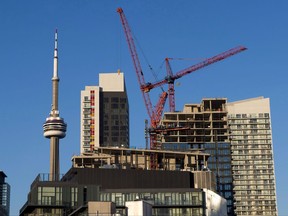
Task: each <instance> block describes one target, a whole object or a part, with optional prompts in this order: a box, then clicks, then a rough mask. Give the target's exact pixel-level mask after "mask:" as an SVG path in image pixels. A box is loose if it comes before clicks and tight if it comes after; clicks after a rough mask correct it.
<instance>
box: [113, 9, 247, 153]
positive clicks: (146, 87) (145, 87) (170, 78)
mask: <svg viewBox="0 0 288 216" xmlns="http://www.w3.org/2000/svg"><path fill="white" fill-rule="evenodd" d="M117 12H118V13H119V15H120V19H121V23H122V26H123V29H124V32H125V36H126V40H127V43H128V47H129V51H130V55H131V57H132V61H133V64H134V68H135V71H136V74H137V79H138V83H139V85H140V90H141V92H142V95H143V98H144V103H145V106H146V109H147V112H148V115H149V117H150V125H151V128H152V129H153V128H154V129H155V128H156V127H157V126H158V125H159V122H160V120H161V117H162V114H163V110H164V105H165V102H166V99H167V97H168V95H169V106H170V111H175V91H174V81H175V80H176V79H179V78H181V77H183V76H184V75H187V74H190V73H192V72H195V71H196V70H198V69H201V68H203V67H206V66H208V65H210V64H212V63H215V62H218V61H221V60H223V59H225V58H227V57H230V56H232V55H234V54H236V53H239V52H242V51H244V50H246V49H247V48H245V47H243V46H238V47H235V48H233V49H230V50H228V51H226V52H223V53H221V54H218V55H216V56H214V57H211V58H208V59H206V60H204V61H202V62H200V63H198V64H196V65H193V66H191V67H188V68H186V69H183V70H181V71H179V72H177V73H176V74H175V75H173V73H172V70H171V66H170V63H169V58H166V59H165V61H166V70H167V76H166V77H165V78H164V79H162V80H160V81H158V82H155V83H150V82H145V79H144V74H143V71H142V67H141V64H140V61H139V58H138V54H137V51H136V46H135V44H134V39H133V37H132V32H131V29H130V27H129V24H128V21H127V19H126V16H125V14H124V12H123V9H122V8H118V9H117ZM164 84H168V85H169V87H168V93H167V92H165V91H163V93H162V94H161V96H160V98H159V101H158V103H157V105H156V107H155V109H153V108H152V103H151V100H150V96H149V92H150V90H151V89H153V88H156V87H159V86H162V85H164ZM151 131H153V130H151ZM153 134H154V133H153ZM153 134H150V149H154V148H155V147H156V137H155V135H153Z"/></svg>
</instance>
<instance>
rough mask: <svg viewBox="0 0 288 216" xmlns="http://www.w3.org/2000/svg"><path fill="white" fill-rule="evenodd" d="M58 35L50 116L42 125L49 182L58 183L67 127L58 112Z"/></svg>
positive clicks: (56, 36) (56, 37)
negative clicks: (61, 145) (61, 143)
mask: <svg viewBox="0 0 288 216" xmlns="http://www.w3.org/2000/svg"><path fill="white" fill-rule="evenodd" d="M58 84H59V78H58V34H57V30H56V32H55V48H54V69H53V77H52V109H51V112H50V116H49V117H48V118H47V119H46V122H45V123H44V125H43V129H44V136H45V137H46V138H48V139H50V173H49V180H50V181H58V180H59V176H60V169H59V139H61V138H64V137H65V136H66V128H67V125H66V123H65V122H64V119H63V118H60V116H59V110H58Z"/></svg>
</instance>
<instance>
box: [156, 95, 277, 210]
mask: <svg viewBox="0 0 288 216" xmlns="http://www.w3.org/2000/svg"><path fill="white" fill-rule="evenodd" d="M161 127H162V130H163V129H165V128H167V130H166V131H165V130H163V131H164V132H165V133H160V134H159V135H158V138H159V142H161V143H162V147H163V148H164V149H173V150H179V151H187V150H189V149H195V148H196V149H197V148H198V149H202V150H204V151H205V152H206V153H209V154H210V155H211V157H210V158H209V160H208V168H209V169H210V170H211V171H213V172H214V173H215V176H216V186H217V191H218V192H219V194H220V195H221V196H223V197H224V198H225V199H226V200H227V210H228V215H230V216H234V215H237V216H239V215H267V216H268V215H269V216H276V215H277V205H276V185H275V173H274V162H273V150H272V132H271V121H270V104H269V99H268V98H263V97H259V98H252V99H248V100H244V101H237V102H233V103H228V102H227V99H226V98H205V99H203V100H202V102H201V104H186V105H185V106H184V109H183V111H182V112H167V113H165V114H164V117H163V119H162V121H161ZM175 127H176V128H178V129H177V130H173V131H169V130H170V129H171V128H175ZM183 128H184V130H183ZM185 128H189V130H186V129H185Z"/></svg>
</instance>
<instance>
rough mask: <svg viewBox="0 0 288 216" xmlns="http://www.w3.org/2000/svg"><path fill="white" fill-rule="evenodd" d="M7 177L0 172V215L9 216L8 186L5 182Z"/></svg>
mask: <svg viewBox="0 0 288 216" xmlns="http://www.w3.org/2000/svg"><path fill="white" fill-rule="evenodd" d="M6 177H7V176H6V175H5V173H4V172H3V171H1V170H0V215H1V216H9V211H10V185H9V184H8V183H7V182H5V178H6Z"/></svg>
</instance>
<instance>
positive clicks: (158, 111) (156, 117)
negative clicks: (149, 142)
mask: <svg viewBox="0 0 288 216" xmlns="http://www.w3.org/2000/svg"><path fill="white" fill-rule="evenodd" d="M117 12H118V13H119V15H120V18H121V22H122V26H123V28H124V32H125V36H126V40H127V42H128V46H129V51H130V54H131V57H132V60H133V64H134V68H135V71H136V74H137V79H138V83H139V85H140V89H141V86H144V85H147V83H146V82H145V79H144V74H143V71H142V68H141V64H140V61H139V58H138V55H137V51H136V46H135V44H134V40H133V37H132V33H131V29H130V27H129V25H128V22H127V19H126V17H125V14H124V12H123V9H122V8H118V9H117ZM141 92H142V95H143V98H144V102H145V106H146V109H147V112H148V115H149V118H150V124H151V127H156V126H157V125H158V123H159V121H160V119H161V116H162V113H163V110H164V105H165V102H166V99H167V97H168V94H167V92H163V93H162V94H161V96H160V98H159V101H158V103H157V105H156V106H155V110H154V109H153V107H152V103H151V100H150V96H149V93H148V92H145V91H143V90H142V89H141Z"/></svg>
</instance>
